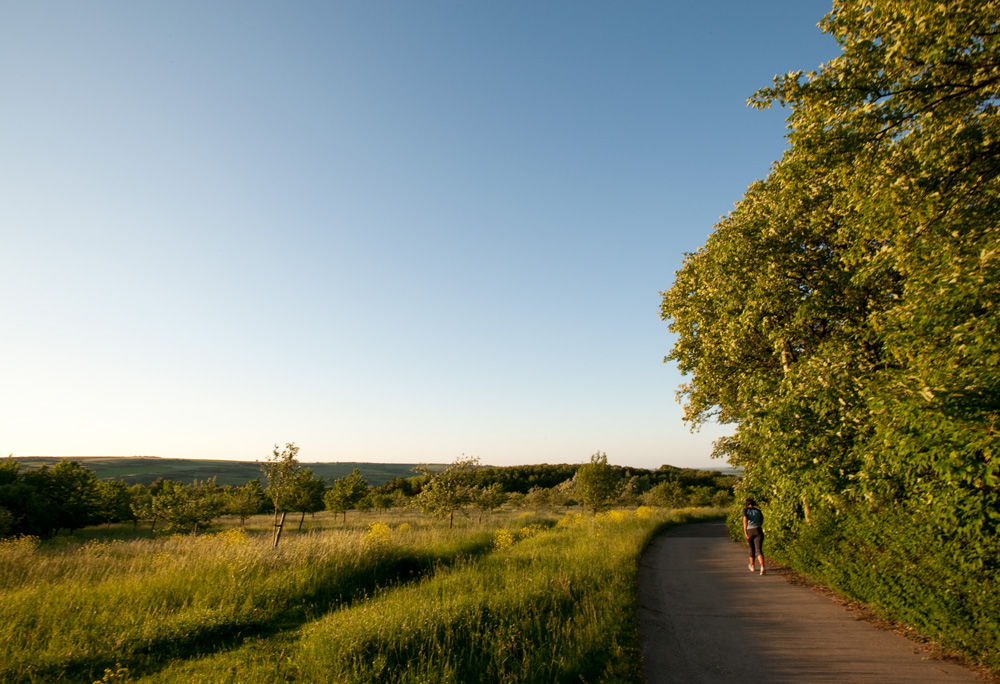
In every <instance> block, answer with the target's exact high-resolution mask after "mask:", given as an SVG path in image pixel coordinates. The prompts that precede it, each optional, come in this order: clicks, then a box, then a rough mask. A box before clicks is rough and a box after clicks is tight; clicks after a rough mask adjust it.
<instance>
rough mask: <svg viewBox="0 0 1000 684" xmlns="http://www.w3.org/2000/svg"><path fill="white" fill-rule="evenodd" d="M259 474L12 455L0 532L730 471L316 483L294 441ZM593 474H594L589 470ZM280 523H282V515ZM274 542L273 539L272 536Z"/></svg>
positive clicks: (465, 474) (2, 469) (566, 501)
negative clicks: (130, 469)
mask: <svg viewBox="0 0 1000 684" xmlns="http://www.w3.org/2000/svg"><path fill="white" fill-rule="evenodd" d="M261 467H262V476H261V477H260V478H258V479H255V480H250V481H248V482H247V483H245V484H243V485H240V486H232V485H218V484H216V482H215V479H214V478H208V479H206V480H194V481H193V482H190V483H183V482H177V481H173V480H168V479H164V478H162V477H161V478H158V479H157V480H155V481H154V482H153V483H152V484H150V485H148V486H147V485H142V484H135V485H132V486H128V485H126V484H125V483H124V482H121V481H119V480H100V479H98V478H97V476H96V475H95V474H94V472H93V471H92V470H90V469H89V468H86V467H84V466H82V465H81V464H80V463H78V462H76V461H61V462H59V463H58V464H56V465H54V466H47V465H46V466H42V467H39V468H24V467H22V465H21V464H20V463H18V462H17V461H16V460H15V459H13V458H6V459H3V460H2V461H0V536H14V535H23V534H27V535H36V536H41V537H48V536H51V535H53V534H56V533H58V532H59V531H61V530H65V531H67V532H70V533H72V532H73V531H74V530H76V529H80V528H82V527H86V526H88V525H98V524H110V523H121V522H131V523H132V524H133V525H136V526H138V525H139V524H140V523H143V524H148V525H149V526H150V529H151V530H154V531H155V530H156V529H161V530H164V531H171V532H176V531H181V532H195V533H196V532H198V531H199V530H203V529H205V528H207V527H209V526H210V525H211V524H212V522H213V521H215V520H216V519H218V518H219V517H220V516H223V515H233V516H237V517H239V518H240V523H241V524H243V523H245V521H246V519H247V518H248V517H250V516H254V515H260V514H263V513H269V512H270V513H273V514H274V515H275V518H276V524H277V522H278V519H279V517H280V516H281V514H282V513H291V514H298V515H299V519H298V526H299V529H301V527H302V524H303V522H304V520H305V516H306V515H307V514H313V513H317V512H319V511H323V510H327V511H331V512H333V513H335V514H337V515H340V516H343V518H344V519H345V520H346V517H347V513H348V511H368V510H388V509H391V508H417V509H419V510H421V511H423V512H425V513H427V514H428V515H434V516H443V517H447V518H448V519H449V522H450V523H451V522H453V520H454V515H455V514H456V513H464V514H468V511H469V510H471V511H474V512H475V513H476V514H477V515H478V516H479V517H480V518H481V517H482V516H483V515H484V514H486V513H489V512H491V511H494V510H497V509H499V508H500V507H501V506H503V505H505V504H508V505H515V506H526V507H533V508H547V507H551V506H576V505H580V506H584V507H586V508H589V509H591V510H595V511H596V510H600V509H602V508H605V507H607V506H610V505H639V504H645V505H656V506H669V507H675V508H680V507H685V506H710V505H715V506H722V505H726V504H728V503H729V501H730V500H731V498H732V491H733V487H734V486H735V484H736V482H737V481H738V478H736V477H734V476H729V475H723V474H721V473H717V472H714V471H700V470H693V469H681V468H673V467H671V466H663V467H662V468H660V469H658V470H644V469H640V468H626V467H621V466H615V465H611V464H608V463H607V456H606V455H603V454H595V456H593V457H591V461H590V462H589V463H587V464H583V465H581V464H573V465H545V464H543V465H531V466H505V467H499V466H482V465H481V463H480V462H479V459H477V458H466V457H464V456H463V457H461V458H459V459H456V461H455V462H454V463H452V464H451V465H450V466H449V467H448V468H446V469H445V470H444V471H443V472H431V470H429V469H427V468H420V467H418V468H417V469H416V470H417V471H418V473H419V474H415V475H413V476H412V477H408V478H402V477H400V478H396V479H394V480H392V481H390V482H388V483H386V484H384V485H382V486H380V487H373V486H370V485H369V484H368V483H367V482H366V481H365V479H364V478H363V477H362V475H361V473H360V472H359V471H358V470H357V469H355V470H354V471H353V472H352V473H350V474H349V475H347V476H344V477H341V478H338V479H335V480H333V481H332V482H326V481H325V480H324V479H322V478H319V477H316V476H315V475H314V474H313V472H312V471H311V470H310V469H309V468H308V467H305V466H303V465H302V464H301V463H299V461H298V447H297V446H296V445H295V444H294V443H289V444H286V445H285V446H284V447H283V448H279V447H277V446H276V447H275V450H274V453H273V454H272V456H271V457H270V458H268V459H267V460H266V461H265V462H263V463H262V464H261ZM595 473H596V474H595ZM282 524H283V521H282ZM275 541H276V542H277V540H275Z"/></svg>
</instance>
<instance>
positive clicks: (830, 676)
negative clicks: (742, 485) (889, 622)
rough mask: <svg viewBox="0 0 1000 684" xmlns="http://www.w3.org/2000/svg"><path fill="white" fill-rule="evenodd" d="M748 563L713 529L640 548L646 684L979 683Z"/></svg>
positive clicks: (720, 527)
mask: <svg viewBox="0 0 1000 684" xmlns="http://www.w3.org/2000/svg"><path fill="white" fill-rule="evenodd" d="M766 529H767V528H766V527H765V531H766ZM764 550H765V552H766V551H767V543H766V541H765V546H764ZM748 560H749V553H748V552H747V550H746V547H745V546H744V545H741V544H735V543H733V542H732V541H731V540H730V539H729V537H728V535H727V533H726V529H725V526H724V524H723V523H722V522H711V523H697V524H693V525H684V526H682V527H678V528H675V529H674V530H671V531H670V532H668V533H667V534H665V535H662V536H660V537H658V538H656V539H655V540H654V541H653V543H652V544H651V545H650V546H649V548H648V549H647V551H646V553H645V555H644V556H643V559H642V563H641V565H640V568H639V634H640V636H641V638H642V650H643V668H644V670H645V673H646V679H647V681H648V682H649V684H702V683H704V684H726V683H727V682H739V683H740V684H783V683H786V682H787V683H788V684H810V683H811V682H837V683H838V684H848V683H853V682H873V683H874V682H877V683H878V684H896V683H899V684H937V683H938V682H948V683H949V684H955V683H958V682H969V683H970V684H971V683H976V684H982V681H983V680H982V679H980V677H979V676H978V675H977V674H975V673H974V672H972V671H971V670H967V669H965V668H962V667H960V666H958V665H955V664H953V663H950V662H945V661H939V660H932V659H928V658H927V656H925V655H923V654H922V652H921V651H920V649H919V648H918V646H917V645H916V644H914V643H913V642H911V641H909V640H907V639H906V638H905V637H903V636H900V635H898V634H895V633H894V632H891V631H887V630H883V629H879V628H877V627H875V626H873V625H871V624H869V623H868V622H865V621H863V620H859V619H857V618H856V617H855V615H854V614H853V613H851V612H850V611H848V610H847V609H846V608H844V607H842V606H840V605H839V604H837V603H835V602H834V601H832V600H830V599H828V598H826V597H825V596H823V595H821V594H819V593H817V592H815V591H813V590H812V589H810V588H808V587H806V586H802V585H801V584H792V583H790V582H788V581H787V580H786V579H785V577H784V576H782V575H781V574H779V573H777V572H772V573H770V574H766V575H764V576H763V577H761V576H759V575H758V574H756V573H754V574H751V573H750V572H749V571H748V570H747V562H748Z"/></svg>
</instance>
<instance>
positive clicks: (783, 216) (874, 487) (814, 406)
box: [661, 0, 1000, 650]
mask: <svg viewBox="0 0 1000 684" xmlns="http://www.w3.org/2000/svg"><path fill="white" fill-rule="evenodd" d="M998 23H1000V2H997V1H996V0H948V1H944V2H930V1H928V0H906V1H902V0H865V1H856V0H843V1H839V2H836V3H834V6H833V10H832V12H831V13H830V14H829V15H828V16H827V17H826V18H825V19H824V20H823V21H822V22H821V24H820V25H821V27H822V29H823V30H824V31H826V32H828V33H829V34H831V35H833V36H834V37H835V38H836V39H837V41H838V42H839V44H840V46H841V53H840V55H839V56H838V57H836V58H835V59H832V60H831V61H829V62H827V63H825V64H823V65H821V66H820V67H819V68H818V69H817V70H816V71H814V72H811V73H805V74H804V73H801V72H794V73H790V74H787V75H784V76H780V77H777V78H776V79H775V81H774V85H773V86H772V87H770V88H766V89H764V90H761V91H760V92H758V93H757V94H756V95H754V96H753V97H752V98H751V103H752V104H753V105H755V106H757V107H768V106H771V105H772V104H780V105H784V106H787V107H788V109H789V117H788V124H789V133H788V140H789V143H790V146H789V149H788V151H787V152H786V154H785V155H784V156H783V158H782V159H781V160H780V161H779V162H777V163H776V164H775V165H774V167H773V168H772V170H771V172H770V174H769V175H768V176H767V178H766V179H764V180H763V181H760V182H758V183H755V184H754V185H753V186H751V187H750V188H749V190H748V191H747V193H746V195H745V196H744V198H743V200H742V201H741V202H740V203H739V204H738V205H737V207H736V209H735V210H734V211H733V212H732V213H731V214H730V215H729V216H727V217H726V218H725V219H723V220H722V221H721V222H720V223H719V224H718V225H717V226H716V228H715V231H714V232H713V234H712V235H711V237H710V238H709V240H708V242H707V243H706V244H705V246H704V247H702V248H701V249H700V250H699V251H698V252H696V253H694V254H690V255H688V256H687V258H686V260H685V263H684V265H683V267H682V268H681V270H680V271H679V272H678V274H677V279H676V281H675V283H674V285H673V287H671V288H670V290H668V291H667V292H665V293H663V300H662V309H661V314H662V316H663V317H664V319H666V320H668V321H670V329H671V331H672V332H674V333H675V334H676V335H677V338H676V340H677V341H676V343H675V345H674V347H673V349H672V350H671V352H670V354H669V356H668V359H669V360H673V361H675V362H676V363H677V364H678V366H679V368H680V369H681V371H683V372H684V373H685V374H687V375H688V382H687V383H686V384H684V385H683V386H682V387H681V388H680V391H679V395H680V397H681V399H682V400H683V401H684V403H685V410H686V418H687V419H688V420H690V421H692V422H693V423H694V424H696V425H697V424H701V423H704V422H705V421H708V420H711V419H717V420H719V421H721V422H724V423H731V424H734V425H735V426H736V430H735V434H734V436H733V437H731V438H726V439H723V440H720V442H719V443H718V445H717V454H718V455H724V456H727V457H729V458H730V460H731V462H733V463H734V464H737V465H741V466H743V467H744V468H745V469H746V470H745V472H746V478H745V481H744V485H743V487H744V491H746V492H748V493H752V494H754V495H756V496H759V497H761V498H762V499H764V500H765V501H766V502H767V505H768V507H769V509H770V510H769V514H768V521H769V532H773V533H774V534H772V539H773V540H774V541H775V542H777V547H773V548H777V549H778V550H780V549H782V548H784V549H786V550H787V552H788V553H789V554H794V553H796V551H795V549H799V550H802V549H809V550H810V553H812V554H813V555H814V556H817V557H821V556H822V554H823V553H824V551H822V550H820V549H817V550H815V552H814V553H813V547H811V546H810V545H809V544H808V543H807V542H808V540H809V539H811V538H813V537H815V536H816V535H817V534H818V531H822V534H823V535H825V536H826V537H827V538H828V540H829V541H830V543H828V544H827V547H828V549H830V550H831V551H832V550H834V549H836V548H838V547H837V543H836V539H840V538H842V539H844V540H845V548H847V547H849V548H851V550H852V558H850V559H848V560H847V561H846V562H843V561H838V562H839V563H840V567H839V568H838V572H839V573H840V575H839V577H840V578H839V579H838V580H837V581H840V582H842V583H843V585H844V586H850V587H853V589H852V591H855V592H856V593H863V592H864V591H867V589H865V586H866V584H865V583H864V582H861V581H860V580H859V579H857V578H858V577H861V576H862V575H865V573H868V574H871V572H872V570H871V568H883V567H884V568H885V569H886V570H885V572H886V574H887V578H888V579H886V581H885V586H887V587H888V586H890V585H891V586H892V587H893V588H892V589H886V590H885V591H886V592H887V593H886V594H885V596H890V594H891V597H890V598H886V599H885V600H886V601H890V602H894V604H895V605H896V606H898V607H901V610H902V612H903V613H904V614H905V615H904V617H906V618H907V619H914V620H917V621H920V620H927V621H928V624H931V623H933V621H934V620H937V619H938V618H932V617H930V613H931V611H927V610H921V609H920V608H919V605H920V603H921V601H922V600H923V599H922V597H921V595H920V591H922V589H921V587H922V586H923V583H924V582H927V581H928V578H930V577H933V578H934V580H933V581H934V582H937V583H940V584H941V585H942V586H944V585H947V586H951V587H952V589H950V590H949V593H948V598H947V601H951V602H952V603H950V604H949V605H948V608H947V609H941V610H940V611H939V612H940V613H941V614H943V615H948V614H949V613H950V614H953V615H957V614H959V613H961V612H966V613H967V614H968V615H980V614H982V613H983V611H984V610H986V609H985V608H984V604H982V603H981V602H980V603H979V604H977V603H976V601H978V599H975V598H973V596H974V595H976V592H978V591H979V589H977V588H976V587H980V586H986V585H988V584H990V583H991V582H993V583H994V584H995V580H996V573H997V571H998V558H1000V543H998V539H1000V458H998V455H997V447H998V443H997V440H998V433H997V429H996V424H997V422H998V418H1000V372H998V371H1000V368H998V366H1000V329H998V328H1000V317H998V315H997V310H996V306H997V302H998V301H1000V111H998V108H997V103H998V102H1000V100H998V96H1000V26H998ZM834 553H836V552H834ZM803 562H806V563H807V562H811V561H809V560H808V559H806V558H805V557H804V556H803ZM831 562H834V561H833V559H830V560H828V561H827V564H828V565H829V564H830V563H831ZM852 564H853V567H854V569H851V567H852ZM822 565H823V563H822V562H821V561H820V562H817V567H821V566H822ZM852 573H853V574H852ZM907 573H910V574H907ZM890 575H891V576H890ZM867 584H868V585H870V586H875V585H876V584H877V582H872V581H868V582H867ZM962 597H964V598H962ZM941 620H945V621H946V618H941ZM966 622H967V623H968V622H969V620H966ZM972 622H974V620H973V621H972ZM942 624H944V622H941V621H940V620H939V622H938V623H934V624H932V627H933V628H935V629H937V628H942V627H941V625H942ZM956 624H958V623H957V622H956ZM935 625H936V626H935ZM942 629H943V628H942ZM954 629H955V630H958V629H964V628H959V627H954ZM980 632H982V629H980ZM994 633H995V630H994ZM994 650H996V649H994Z"/></svg>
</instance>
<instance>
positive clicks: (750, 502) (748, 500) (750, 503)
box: [746, 498, 757, 507]
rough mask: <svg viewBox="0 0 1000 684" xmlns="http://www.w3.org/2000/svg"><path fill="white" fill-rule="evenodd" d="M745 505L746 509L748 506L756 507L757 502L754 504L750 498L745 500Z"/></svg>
mask: <svg viewBox="0 0 1000 684" xmlns="http://www.w3.org/2000/svg"><path fill="white" fill-rule="evenodd" d="M746 505H747V506H748V507H749V506H756V505H757V502H756V501H754V500H753V499H752V498H750V499H747V504H746Z"/></svg>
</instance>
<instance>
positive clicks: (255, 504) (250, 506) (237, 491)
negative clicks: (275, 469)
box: [226, 480, 266, 527]
mask: <svg viewBox="0 0 1000 684" xmlns="http://www.w3.org/2000/svg"><path fill="white" fill-rule="evenodd" d="M265 499H266V497H265V495H264V488H263V487H262V486H261V484H260V480H250V482H247V483H246V484H245V485H243V486H242V487H233V488H231V489H229V490H228V491H227V492H226V510H228V511H229V512H230V513H231V514H233V515H238V516H240V527H242V526H243V525H245V524H246V521H247V518H249V517H250V516H251V515H256V514H258V513H260V512H261V507H262V506H263V505H264V501H265Z"/></svg>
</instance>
